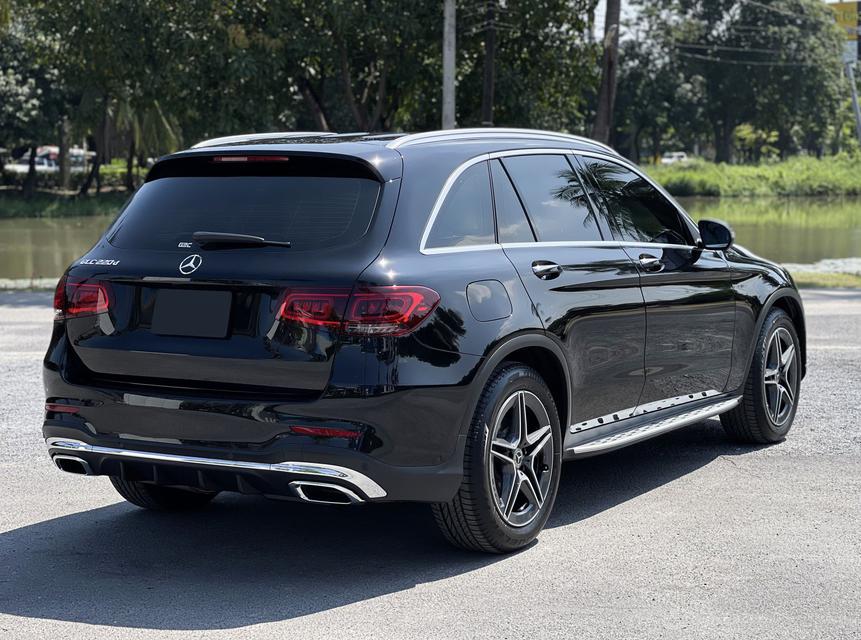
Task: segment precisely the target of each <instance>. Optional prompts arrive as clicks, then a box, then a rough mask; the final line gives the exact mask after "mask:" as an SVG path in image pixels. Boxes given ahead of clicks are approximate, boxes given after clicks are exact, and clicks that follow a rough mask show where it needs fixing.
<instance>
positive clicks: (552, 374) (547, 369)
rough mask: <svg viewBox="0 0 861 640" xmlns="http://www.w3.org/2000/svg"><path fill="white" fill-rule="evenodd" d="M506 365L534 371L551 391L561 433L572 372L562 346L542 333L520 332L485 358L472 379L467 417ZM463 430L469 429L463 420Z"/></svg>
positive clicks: (567, 418) (567, 410)
mask: <svg viewBox="0 0 861 640" xmlns="http://www.w3.org/2000/svg"><path fill="white" fill-rule="evenodd" d="M505 362H520V363H523V364H525V365H527V366H529V367H532V368H533V369H535V370H536V371H537V372H538V373H539V374H540V375H541V377H542V378H543V379H544V382H545V384H547V387H548V388H549V389H550V394H551V395H552V396H553V401H554V402H555V403H556V410H557V412H558V414H559V421H560V422H561V423H562V425H561V426H562V431H563V434H564V432H565V430H566V429H567V426H568V425H569V424H570V412H571V373H570V370H569V367H568V362H567V361H566V359H565V353H564V351H563V350H562V347H561V346H560V345H559V344H557V343H556V342H555V341H554V340H552V339H551V338H549V337H548V336H547V335H546V334H544V333H522V334H519V335H515V336H512V337H510V338H508V339H506V340H505V341H504V342H502V343H500V344H499V345H497V346H496V347H495V348H494V349H493V351H492V352H491V353H490V355H488V356H487V357H486V358H485V360H484V363H483V364H482V366H481V369H480V371H479V373H478V375H477V376H476V378H475V383H476V384H475V390H476V391H475V393H474V394H473V397H472V402H471V403H470V413H469V416H470V418H471V416H472V415H473V413H474V412H475V407H476V406H477V404H478V400H479V398H480V397H481V393H482V391H484V387H485V385H486V384H487V381H488V380H489V379H490V376H491V375H492V374H493V372H494V371H495V370H496V369H497V368H498V367H499V366H500V365H501V364H503V363H505ZM465 422H466V427H465V429H468V428H469V422H470V421H469V420H466V421H465Z"/></svg>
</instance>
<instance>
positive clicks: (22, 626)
mask: <svg viewBox="0 0 861 640" xmlns="http://www.w3.org/2000/svg"><path fill="white" fill-rule="evenodd" d="M804 297H805V304H806V309H807V316H808V327H809V375H808V377H807V379H806V380H805V381H804V384H803V389H802V404H801V407H800V410H799V413H798V416H797V418H796V423H795V427H794V428H793V431H792V432H791V433H790V436H789V439H788V440H787V441H786V442H784V443H782V444H779V445H776V446H772V447H738V446H734V445H731V444H729V443H727V441H726V440H725V439H724V438H723V435H722V432H721V430H720V424H719V423H718V422H717V421H716V420H710V421H708V422H705V423H703V424H700V425H695V426H693V427H690V428H688V429H685V430H682V431H678V432H675V433H672V434H669V435H667V436H663V437H661V438H658V439H655V440H652V441H649V442H646V443H643V444H641V445H637V446H634V447H630V448H628V449H625V450H622V451H619V452H617V453H613V454H608V455H606V456H602V457H597V458H590V459H587V460H584V461H582V462H575V463H570V464H568V465H566V467H565V469H564V472H563V479H562V486H561V489H560V497H559V498H558V500H557V504H556V508H555V511H554V514H553V516H552V518H551V521H550V523H549V526H548V528H547V529H546V530H545V532H544V533H543V534H542V535H541V536H540V538H539V540H538V542H537V543H536V544H535V545H533V546H531V547H530V548H528V549H526V550H525V551H523V552H521V553H518V554H515V555H512V556H507V557H489V556H483V555H474V554H468V553H462V552H459V551H456V550H453V549H450V548H449V547H447V546H446V545H445V543H444V542H442V541H441V539H440V537H439V536H438V535H437V534H436V532H435V530H434V528H433V523H432V520H431V518H430V516H429V515H428V512H427V509H426V508H424V507H422V506H421V505H369V506H366V507H362V508H337V507H331V508H330V507H318V506H311V505H303V504H293V503H276V502H271V501H267V500H264V499H254V498H246V497H239V496H236V497H234V496H222V497H220V498H219V499H218V500H216V502H215V503H214V505H213V507H212V508H211V509H209V510H207V511H205V512H203V513H200V514H197V515H163V514H153V513H147V512H143V511H139V510H137V509H135V508H133V507H131V506H128V505H127V504H125V503H123V502H122V501H121V500H120V499H119V497H118V496H117V495H116V494H115V493H114V492H113V489H112V488H111V487H110V484H109V483H108V481H107V480H106V479H104V478H83V477H76V476H69V475H66V474H62V473H61V472H59V471H58V470H56V469H54V468H53V466H52V465H51V464H50V462H49V461H48V459H47V456H46V455H45V451H44V446H43V443H42V441H41V437H40V429H39V427H40V424H41V405H42V402H43V398H42V389H41V381H40V367H41V364H40V361H41V356H42V352H43V350H44V348H45V346H46V341H47V337H48V332H49V329H50V322H51V311H50V308H49V307H50V296H49V295H48V294H45V293H0V407H2V411H0V444H2V447H3V451H4V452H5V454H6V455H5V456H3V460H2V461H0V637H9V638H19V637H22V638H23V637H33V638H76V637H86V638H137V637H146V638H173V637H204V636H205V637H224V638H237V637H241V638H243V639H245V638H285V637H296V638H303V639H305V638H317V637H319V638H344V637H349V638H351V640H356V639H359V638H431V637H433V638H524V637H533V638H547V637H566V638H570V637H575V636H577V635H584V636H585V637H589V638H637V639H641V638H695V637H703V638H755V637H761V638H805V639H806V638H841V639H843V638H861V613H859V612H861V527H859V522H861V426H859V423H861V400H859V395H861V374H860V373H859V368H858V364H857V362H858V359H859V356H861V293H859V292H847V291H806V292H804Z"/></svg>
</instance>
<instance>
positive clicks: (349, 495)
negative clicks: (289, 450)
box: [290, 480, 364, 504]
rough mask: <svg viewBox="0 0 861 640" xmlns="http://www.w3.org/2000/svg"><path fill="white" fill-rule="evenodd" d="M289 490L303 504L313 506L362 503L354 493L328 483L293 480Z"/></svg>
mask: <svg viewBox="0 0 861 640" xmlns="http://www.w3.org/2000/svg"><path fill="white" fill-rule="evenodd" d="M290 488H291V489H292V490H293V492H294V493H295V494H296V496H297V497H298V498H299V499H300V500H302V501H303V502H312V503H314V504H358V503H360V502H364V500H363V499H362V498H360V497H359V496H358V494H356V493H355V492H354V491H350V490H349V489H347V488H346V487H342V486H341V485H338V484H331V483H329V482H309V481H305V480H294V481H293V482H291V483H290Z"/></svg>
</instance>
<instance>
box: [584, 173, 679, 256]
mask: <svg viewBox="0 0 861 640" xmlns="http://www.w3.org/2000/svg"><path fill="white" fill-rule="evenodd" d="M581 160H582V161H583V164H584V166H586V167H587V169H588V170H589V171H590V173H591V174H592V177H593V178H594V180H595V183H596V184H597V185H598V189H599V190H600V192H601V195H602V196H603V198H604V201H605V203H606V205H607V209H608V213H609V216H610V222H611V224H612V226H613V228H614V229H615V230H616V231H617V233H618V235H619V239H621V240H629V241H632V242H661V243H667V244H689V241H688V238H687V233H686V231H685V228H684V226H683V224H682V221H681V219H680V218H679V212H678V211H677V210H676V208H675V207H674V206H673V205H672V204H671V203H670V201H669V200H667V199H666V198H665V197H664V196H663V195H662V194H661V193H660V192H659V191H658V190H657V189H655V188H654V187H653V186H652V185H650V184H649V183H648V182H647V181H646V180H645V179H644V178H642V177H641V176H639V175H637V174H636V173H634V172H633V171H631V170H630V169H627V168H625V167H623V166H622V165H619V164H616V163H614V162H608V161H606V160H598V159H597V158H589V157H583V158H581Z"/></svg>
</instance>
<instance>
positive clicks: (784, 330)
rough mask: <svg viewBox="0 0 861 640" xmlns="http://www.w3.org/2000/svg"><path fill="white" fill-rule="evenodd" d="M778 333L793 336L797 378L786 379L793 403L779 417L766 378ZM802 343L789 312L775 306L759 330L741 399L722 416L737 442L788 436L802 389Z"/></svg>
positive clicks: (768, 442) (777, 438) (727, 428)
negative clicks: (773, 409)
mask: <svg viewBox="0 0 861 640" xmlns="http://www.w3.org/2000/svg"><path fill="white" fill-rule="evenodd" d="M777 333H780V337H781V339H784V337H786V336H788V337H789V339H791V341H792V344H793V345H794V352H793V355H792V358H791V359H792V366H794V367H795V369H794V372H795V374H794V378H793V379H792V380H791V381H784V382H786V384H785V388H787V389H791V390H792V398H793V399H792V406H791V408H789V409H788V410H786V415H785V416H784V417H781V416H778V417H779V418H780V419H779V420H775V419H774V417H773V412H772V411H771V410H770V409H769V402H771V406H772V407H773V406H774V401H773V396H772V397H769V396H768V393H769V392H767V391H766V387H767V386H768V385H767V384H766V383H765V382H764V377H765V375H766V373H767V371H768V370H769V369H768V368H767V364H768V359H769V353H768V348H769V345H771V344H772V340H773V339H775V338H774V336H775V334H777ZM800 344H801V343H800V342H799V340H798V333H797V332H796V331H795V326H794V325H793V324H792V320H791V319H790V318H789V316H788V315H787V314H786V312H785V311H783V310H782V309H772V310H771V311H770V312H769V314H768V316H766V318H765V322H763V324H762V329H761V330H760V332H759V338H758V339H757V343H756V350H755V351H754V355H753V362H752V363H751V366H750V371H749V372H748V375H747V380H746V381H745V384H744V393H743V396H742V399H741V402H740V403H739V405H738V406H737V407H735V408H734V409H732V410H731V411H728V412H726V413H724V414H722V415H721V417H720V420H721V424H723V428H724V430H725V431H726V433H727V435H728V436H729V437H730V438H732V439H733V440H735V441H736V442H741V443H747V444H770V443H773V442H780V441H781V440H783V439H784V438H786V434H787V433H788V432H789V429H790V428H791V427H792V422H793V420H795V412H796V410H797V408H798V400H799V396H800V391H801V361H800V352H799V348H800ZM779 375H781V376H783V375H784V374H783V372H781V374H779ZM769 377H770V378H771V377H772V376H769Z"/></svg>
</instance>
